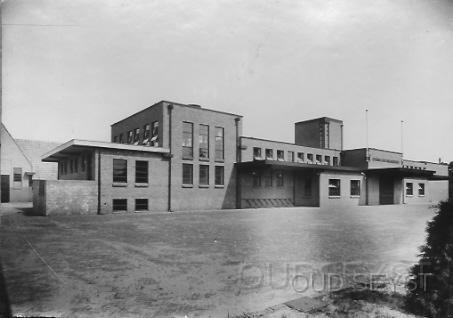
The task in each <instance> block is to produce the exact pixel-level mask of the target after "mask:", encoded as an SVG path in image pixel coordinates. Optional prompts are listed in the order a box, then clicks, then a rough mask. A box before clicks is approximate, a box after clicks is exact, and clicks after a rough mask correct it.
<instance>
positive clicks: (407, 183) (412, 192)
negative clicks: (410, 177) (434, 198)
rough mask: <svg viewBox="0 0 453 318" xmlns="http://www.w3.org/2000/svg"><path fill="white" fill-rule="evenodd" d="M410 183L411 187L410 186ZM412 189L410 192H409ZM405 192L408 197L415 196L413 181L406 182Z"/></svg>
mask: <svg viewBox="0 0 453 318" xmlns="http://www.w3.org/2000/svg"><path fill="white" fill-rule="evenodd" d="M409 185H410V187H409ZM409 190H410V193H409ZM404 193H405V194H406V196H407V197H413V196H414V183H413V182H405V191H404Z"/></svg>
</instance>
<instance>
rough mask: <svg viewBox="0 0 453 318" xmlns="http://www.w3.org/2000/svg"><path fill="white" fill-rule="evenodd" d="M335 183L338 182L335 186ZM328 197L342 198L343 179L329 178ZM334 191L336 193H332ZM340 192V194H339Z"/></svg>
mask: <svg viewBox="0 0 453 318" xmlns="http://www.w3.org/2000/svg"><path fill="white" fill-rule="evenodd" d="M333 182H338V184H333ZM328 189H329V190H328V195H329V198H340V197H341V179H337V178H329V181H328ZM332 190H334V191H335V193H332ZM337 191H338V193H337Z"/></svg>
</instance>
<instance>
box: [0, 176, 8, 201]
mask: <svg viewBox="0 0 453 318" xmlns="http://www.w3.org/2000/svg"><path fill="white" fill-rule="evenodd" d="M1 191H2V198H1V202H2V203H6V202H9V175H2V181H1Z"/></svg>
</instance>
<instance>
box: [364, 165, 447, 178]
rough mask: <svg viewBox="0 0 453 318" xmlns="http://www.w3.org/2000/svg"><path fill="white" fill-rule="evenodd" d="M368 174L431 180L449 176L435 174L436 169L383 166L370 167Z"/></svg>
mask: <svg viewBox="0 0 453 318" xmlns="http://www.w3.org/2000/svg"><path fill="white" fill-rule="evenodd" d="M364 172H365V173H366V174H379V175H384V176H393V177H401V178H427V179H429V180H448V176H439V175H434V173H435V171H434V170H423V169H411V168H402V167H395V168H381V169H368V170H366V171H364Z"/></svg>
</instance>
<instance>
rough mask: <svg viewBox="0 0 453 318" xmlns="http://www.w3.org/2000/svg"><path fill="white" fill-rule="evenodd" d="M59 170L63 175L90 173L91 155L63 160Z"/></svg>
mask: <svg viewBox="0 0 453 318" xmlns="http://www.w3.org/2000/svg"><path fill="white" fill-rule="evenodd" d="M59 169H60V174H61V175H65V174H73V173H79V171H80V172H86V171H90V170H91V155H90V154H88V155H82V156H81V157H77V158H72V159H66V160H63V161H61V162H60V165H59Z"/></svg>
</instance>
